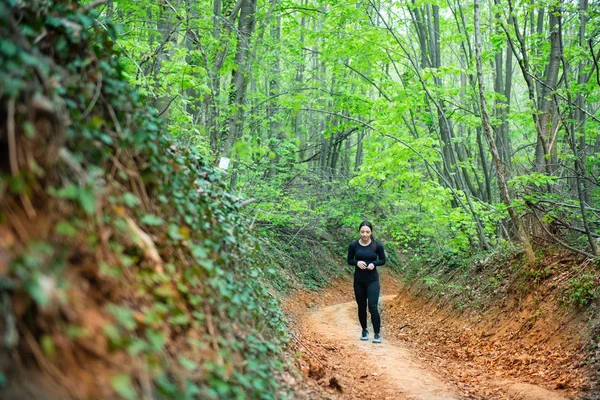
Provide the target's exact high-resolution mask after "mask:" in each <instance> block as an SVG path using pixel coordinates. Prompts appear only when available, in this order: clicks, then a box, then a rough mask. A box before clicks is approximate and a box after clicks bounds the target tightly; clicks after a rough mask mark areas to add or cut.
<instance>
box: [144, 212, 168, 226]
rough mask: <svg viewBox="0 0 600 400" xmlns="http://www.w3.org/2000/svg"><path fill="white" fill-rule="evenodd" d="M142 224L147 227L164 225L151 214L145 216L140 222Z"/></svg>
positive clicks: (160, 219)
mask: <svg viewBox="0 0 600 400" xmlns="http://www.w3.org/2000/svg"><path fill="white" fill-rule="evenodd" d="M140 221H141V222H142V224H144V225H149V226H159V225H162V224H164V223H165V221H164V220H163V219H162V218H161V217H157V216H156V215H153V214H146V215H144V216H143V217H142V219H141V220H140Z"/></svg>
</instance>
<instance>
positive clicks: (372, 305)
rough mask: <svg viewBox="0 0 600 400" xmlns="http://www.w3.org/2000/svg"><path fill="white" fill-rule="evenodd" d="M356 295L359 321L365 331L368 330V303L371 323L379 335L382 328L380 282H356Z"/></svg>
mask: <svg viewBox="0 0 600 400" xmlns="http://www.w3.org/2000/svg"><path fill="white" fill-rule="evenodd" d="M354 295H355V296H356V304H358V320H359V321H360V326H362V328H363V329H367V303H368V305H369V312H370V313H371V322H373V330H374V331H375V333H379V329H380V328H381V318H380V317H379V309H378V308H377V303H378V302H379V280H376V281H372V282H354Z"/></svg>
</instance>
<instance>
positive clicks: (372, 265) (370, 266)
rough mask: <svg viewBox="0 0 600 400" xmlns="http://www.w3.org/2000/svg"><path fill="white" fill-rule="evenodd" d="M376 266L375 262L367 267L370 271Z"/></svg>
mask: <svg viewBox="0 0 600 400" xmlns="http://www.w3.org/2000/svg"><path fill="white" fill-rule="evenodd" d="M374 268H375V264H373V263H370V264H369V266H368V267H367V269H368V270H369V271H372V270H373V269H374Z"/></svg>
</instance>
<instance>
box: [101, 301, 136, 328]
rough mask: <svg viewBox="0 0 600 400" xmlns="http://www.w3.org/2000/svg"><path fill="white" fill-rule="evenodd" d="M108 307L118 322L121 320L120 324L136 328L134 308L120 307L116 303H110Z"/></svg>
mask: <svg viewBox="0 0 600 400" xmlns="http://www.w3.org/2000/svg"><path fill="white" fill-rule="evenodd" d="M106 309H107V310H108V312H110V313H111V314H112V315H114V316H115V318H116V319H117V322H119V324H120V325H121V326H123V327H124V328H125V329H128V330H133V329H135V327H136V323H135V320H134V319H133V310H131V309H130V308H127V307H120V306H117V305H115V304H109V305H108V306H107V307H106Z"/></svg>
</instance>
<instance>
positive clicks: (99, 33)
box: [0, 0, 286, 399]
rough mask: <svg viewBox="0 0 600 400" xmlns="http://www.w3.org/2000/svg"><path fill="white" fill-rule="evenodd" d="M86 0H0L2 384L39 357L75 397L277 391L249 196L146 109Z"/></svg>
mask: <svg viewBox="0 0 600 400" xmlns="http://www.w3.org/2000/svg"><path fill="white" fill-rule="evenodd" d="M89 8H91V7H89ZM93 12H94V10H93V9H86V6H80V5H78V4H77V3H76V2H72V1H63V0H56V1H39V2H17V1H11V0H9V1H8V2H7V1H3V2H0V35H1V37H0V65H1V66H2V67H1V68H0V85H1V86H0V89H1V99H0V105H1V108H0V115H1V117H0V120H1V121H2V125H1V127H0V129H1V131H0V141H1V142H0V145H1V146H0V150H1V151H2V156H1V157H0V162H1V163H2V164H1V171H0V172H1V174H2V175H1V179H0V291H1V292H0V294H1V295H0V302H1V307H0V312H1V313H2V315H1V317H2V318H1V321H2V322H0V328H1V329H2V338H3V342H2V347H3V348H4V350H8V351H7V352H2V353H0V354H2V356H1V357H2V358H1V359H0V367H1V368H3V370H2V371H1V374H0V384H1V385H2V388H0V397H3V395H2V391H5V393H7V391H8V392H10V393H13V394H14V393H18V390H19V388H18V387H15V386H18V385H17V384H18V380H19V375H21V376H22V375H23V373H26V374H29V373H30V371H34V370H35V369H38V368H39V369H40V370H41V372H42V374H36V375H35V376H41V377H42V378H43V379H42V380H44V381H49V382H53V383H55V384H58V386H60V387H61V388H62V389H61V390H64V391H65V392H66V393H68V394H69V395H70V396H72V397H80V398H81V397H84V398H87V397H94V398H115V396H116V395H115V393H118V395H120V396H121V397H123V398H127V399H137V398H174V399H175V398H176V399H183V398H214V399H216V398H219V399H222V398H228V399H235V398H264V399H268V398H279V397H282V396H283V393H284V392H285V390H283V389H282V388H280V387H278V383H277V379H274V378H273V376H274V375H275V376H277V374H278V371H282V370H283V368H284V363H283V362H282V356H281V355H280V353H279V352H280V350H279V349H280V348H281V347H282V345H283V344H284V343H285V342H286V337H285V334H284V330H283V324H282V315H281V314H280V312H279V311H278V306H277V304H276V302H275V301H274V300H273V299H272V298H271V297H270V296H269V294H268V293H267V290H266V289H265V287H264V286H263V285H262V284H261V279H262V272H261V268H260V265H261V263H260V258H259V248H258V244H257V242H256V241H255V240H254V239H253V237H252V235H251V234H250V233H249V232H248V231H247V226H248V224H247V221H246V220H245V219H244V218H243V217H242V216H241V214H240V213H239V209H240V204H241V201H240V199H238V198H236V197H235V196H233V195H231V194H229V193H228V192H227V191H226V190H225V188H224V185H223V183H222V182H223V177H222V176H221V174H220V172H219V171H217V170H214V169H212V168H211V167H209V166H208V164H207V162H206V161H205V160H203V159H202V158H201V157H200V156H198V155H197V154H194V153H193V152H191V151H188V150H186V149H182V148H181V147H178V146H176V145H174V144H173V143H172V142H170V141H169V139H168V137H167V136H166V134H165V133H164V127H163V126H162V124H161V119H160V118H158V116H157V115H156V112H155V111H153V110H151V109H146V108H140V107H138V106H136V103H138V102H139V99H138V95H137V94H136V92H135V91H134V90H132V88H131V87H130V86H129V85H128V84H127V83H126V81H125V79H123V77H122V68H121V58H120V57H121V56H120V54H119V53H118V51H116V50H115V49H114V48H113V45H114V41H113V38H112V37H113V35H114V34H115V30H114V28H113V27H112V26H108V25H98V24H97V23H96V22H95V18H94V15H93ZM5 121H6V122H5ZM8 354H10V356H9V355H8ZM15 366H19V368H16V367H15ZM23 371H25V372H23ZM33 376H34V375H26V378H27V381H28V386H29V387H32V386H35V384H36V381H35V380H34V378H33ZM40 382H41V381H40ZM48 396H50V392H47V393H45V398H47V397H48Z"/></svg>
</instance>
